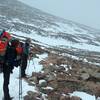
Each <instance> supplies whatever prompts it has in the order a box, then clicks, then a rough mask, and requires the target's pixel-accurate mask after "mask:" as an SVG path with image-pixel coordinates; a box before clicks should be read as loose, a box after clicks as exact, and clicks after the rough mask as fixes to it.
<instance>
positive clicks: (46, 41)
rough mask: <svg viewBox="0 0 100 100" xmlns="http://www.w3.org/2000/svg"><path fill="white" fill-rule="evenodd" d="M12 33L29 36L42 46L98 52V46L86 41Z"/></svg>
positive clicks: (99, 50) (99, 49)
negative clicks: (79, 41) (73, 41)
mask: <svg viewBox="0 0 100 100" xmlns="http://www.w3.org/2000/svg"><path fill="white" fill-rule="evenodd" d="M12 33H14V34H16V35H19V36H24V37H29V38H31V39H34V40H36V41H39V42H37V43H38V44H42V45H44V46H57V47H62V48H67V47H74V48H78V49H83V50H89V51H97V52H100V46H95V45H90V44H86V43H72V42H69V41H68V40H64V39H61V38H54V37H46V36H41V35H38V34H37V33H35V32H33V33H31V34H26V33H22V32H19V31H17V32H12ZM66 46H67V47H66Z"/></svg>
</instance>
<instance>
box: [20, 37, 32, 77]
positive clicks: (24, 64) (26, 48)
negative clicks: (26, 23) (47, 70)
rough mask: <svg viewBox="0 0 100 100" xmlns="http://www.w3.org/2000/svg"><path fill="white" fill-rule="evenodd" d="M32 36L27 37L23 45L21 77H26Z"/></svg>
mask: <svg viewBox="0 0 100 100" xmlns="http://www.w3.org/2000/svg"><path fill="white" fill-rule="evenodd" d="M30 43H31V40H30V38H28V39H26V41H25V43H24V45H23V54H22V64H21V77H26V73H25V71H26V68H27V61H28V57H29V53H30Z"/></svg>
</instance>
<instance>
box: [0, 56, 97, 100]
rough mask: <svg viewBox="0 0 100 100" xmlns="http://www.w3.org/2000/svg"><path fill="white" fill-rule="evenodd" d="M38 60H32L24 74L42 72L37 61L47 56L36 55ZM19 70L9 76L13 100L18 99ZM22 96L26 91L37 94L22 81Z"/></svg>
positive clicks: (0, 92)
mask: <svg viewBox="0 0 100 100" xmlns="http://www.w3.org/2000/svg"><path fill="white" fill-rule="evenodd" d="M37 56H38V57H39V58H34V60H32V61H30V63H28V66H27V70H26V73H27V74H28V75H30V76H31V74H32V72H40V71H42V66H41V65H40V64H39V61H41V60H42V59H43V58H45V57H47V54H42V55H37ZM18 77H19V68H14V71H13V74H11V77H10V85H9V89H10V95H11V96H12V97H14V100H18V98H19V79H18ZM22 85H23V89H22V93H23V94H22V96H25V95H26V94H27V91H35V92H37V90H36V88H35V87H34V86H29V85H28V83H27V82H26V81H25V80H22ZM2 86H3V74H0V100H2V97H3V90H2V88H3V87H2ZM71 95H74V96H79V97H81V98H82V100H95V96H92V95H89V94H86V93H84V92H74V93H73V94H71Z"/></svg>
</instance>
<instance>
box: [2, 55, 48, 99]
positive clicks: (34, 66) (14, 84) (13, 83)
mask: <svg viewBox="0 0 100 100" xmlns="http://www.w3.org/2000/svg"><path fill="white" fill-rule="evenodd" d="M37 56H38V57H39V59H38V58H34V59H33V60H32V61H30V62H28V66H27V69H26V73H27V74H28V75H30V76H31V74H32V72H40V71H41V70H42V66H41V65H40V64H39V63H38V62H39V61H41V60H42V59H43V58H45V57H47V54H43V55H37ZM33 61H34V63H33ZM18 77H19V67H18V68H16V67H15V68H14V71H13V74H11V77H10V84H9V91H10V95H11V96H12V97H14V100H18V98H19V79H18ZM22 86H23V89H22V93H23V94H22V95H23V96H25V95H26V94H27V91H29V90H30V91H35V92H36V91H37V90H36V88H35V87H33V86H29V85H28V83H26V81H25V80H22ZM2 97H3V74H0V100H2Z"/></svg>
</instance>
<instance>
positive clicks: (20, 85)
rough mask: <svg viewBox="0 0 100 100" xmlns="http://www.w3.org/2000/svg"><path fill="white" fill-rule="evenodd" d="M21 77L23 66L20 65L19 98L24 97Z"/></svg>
mask: <svg viewBox="0 0 100 100" xmlns="http://www.w3.org/2000/svg"><path fill="white" fill-rule="evenodd" d="M20 78H21V67H20V66H19V100H21V99H22V79H20Z"/></svg>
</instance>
